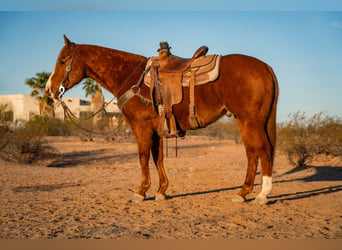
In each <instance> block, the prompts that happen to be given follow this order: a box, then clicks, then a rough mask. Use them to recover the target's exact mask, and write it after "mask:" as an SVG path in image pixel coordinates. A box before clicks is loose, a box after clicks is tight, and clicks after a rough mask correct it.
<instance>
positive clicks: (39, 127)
mask: <svg viewBox="0 0 342 250" xmlns="http://www.w3.org/2000/svg"><path fill="white" fill-rule="evenodd" d="M25 129H26V130H28V131H30V132H31V133H32V134H34V135H37V136H69V135H71V133H72V126H71V124H70V122H67V121H63V120H60V119H56V118H50V117H47V116H38V115H37V116H34V117H33V118H32V119H30V120H29V121H28V122H26V123H25Z"/></svg>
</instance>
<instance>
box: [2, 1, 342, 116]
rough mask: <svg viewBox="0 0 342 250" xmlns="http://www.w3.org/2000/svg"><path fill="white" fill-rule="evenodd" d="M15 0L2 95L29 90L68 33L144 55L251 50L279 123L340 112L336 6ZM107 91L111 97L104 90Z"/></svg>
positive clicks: (341, 22)
mask: <svg viewBox="0 0 342 250" xmlns="http://www.w3.org/2000/svg"><path fill="white" fill-rule="evenodd" d="M19 2H20V1H16V0H12V1H11V2H10V1H8V2H6V1H4V3H2V4H1V5H0V10H10V11H1V12H0V94H17V93H30V89H29V88H28V87H27V86H26V85H25V84H24V82H25V79H27V78H30V77H33V76H34V75H35V73H37V72H42V71H48V72H51V71H52V70H53V67H54V64H55V61H56V58H57V56H58V53H59V50H60V49H61V47H62V46H63V34H66V35H67V36H68V37H69V38H70V40H72V41H74V42H76V43H87V44H97V45H101V46H106V47H111V48H115V49H120V50H124V51H128V52H132V53H136V54H141V55H144V56H153V55H156V54H157V52H156V50H157V48H158V46H159V42H160V41H168V42H169V44H170V45H171V47H172V52H173V54H176V55H179V56H182V57H190V56H191V55H192V53H193V52H194V51H195V50H196V49H197V48H198V47H199V46H201V45H207V46H208V47H209V53H217V54H222V55H225V54H231V53H241V54H247V55H251V56H254V57H257V58H259V59H261V60H263V61H265V62H266V63H268V64H269V65H271V66H272V68H273V69H274V71H275V73H276V75H277V77H278V81H279V85H280V98H279V108H278V117H279V121H284V120H286V119H287V115H288V114H289V113H293V112H296V111H305V112H306V113H307V114H309V115H311V114H314V113H318V112H320V111H325V112H327V113H328V114H330V115H339V116H341V117H342V6H341V5H342V4H337V7H336V5H333V4H332V5H329V4H328V6H331V7H329V8H328V7H327V5H324V6H325V7H324V8H323V7H322V6H319V5H315V2H312V1H303V2H307V3H310V2H311V3H312V4H311V5H306V6H307V8H308V9H309V10H314V11H307V10H306V9H305V8H304V7H305V5H303V6H299V7H298V8H297V9H295V8H290V7H289V8H288V11H282V8H283V7H282V6H281V4H280V5H278V7H277V6H268V7H267V8H264V9H263V8H262V7H258V8H259V9H258V8H256V10H253V11H241V10H240V9H239V8H241V9H243V8H242V7H243V6H240V7H239V6H238V5H231V6H233V7H230V9H229V8H227V9H225V8H224V6H226V5H225V4H224V3H226V2H227V1H218V2H219V3H221V5H216V6H218V7H217V8H221V10H223V11H201V9H198V11H188V10H187V8H189V9H190V6H189V7H187V6H188V5H187V4H184V9H182V11H148V10H149V9H148V8H146V7H145V8H146V9H144V8H143V7H142V4H141V3H142V2H145V3H146V1H139V2H137V4H135V5H134V4H133V1H132V0H129V1H128V0H126V1H125V3H126V5H125V4H121V5H120V4H118V5H117V6H116V9H115V10H111V9H110V8H108V9H107V6H106V5H105V4H104V5H103V6H102V9H101V8H98V9H99V11H84V9H87V8H90V7H92V5H87V1H83V3H84V5H83V7H82V8H83V9H81V10H82V11H75V9H77V7H73V6H76V5H73V4H70V5H68V6H69V7H67V8H66V7H64V9H63V8H62V7H60V8H61V11H60V10H59V9H58V6H57V5H56V6H51V5H46V6H45V5H38V3H39V2H40V1H38V0H37V1H32V2H31V5H27V7H25V4H22V5H19ZM26 2H28V1H24V2H23V3H26ZM45 2H46V1H45ZM75 2H76V1H73V3H75ZM97 2H98V3H101V2H103V3H105V2H108V1H105V0H99V1H97ZM152 2H155V3H156V6H157V7H158V6H160V7H158V8H160V10H163V9H164V8H165V6H164V5H160V3H161V2H162V3H164V4H165V1H164V2H163V1H152ZM196 2H197V4H199V5H200V4H201V3H200V2H198V1H196ZM240 2H241V1H240ZM247 2H248V1H247ZM261 2H265V3H267V2H269V1H267V0H264V1H261ZM281 2H282V1H280V3H281ZM323 2H324V1H323ZM327 2H328V3H330V2H334V1H327ZM33 3H36V5H35V4H33ZM127 3H130V4H131V7H130V6H129V5H127ZM157 3H159V5H158V4H157ZM10 4H12V7H11V6H10ZM15 4H18V6H15ZM59 4H61V5H62V4H63V1H59ZM203 4H204V3H203ZM139 5H141V6H139ZM35 6H40V7H39V8H38V7H36V8H35ZM89 6H90V7H89ZM234 6H235V7H234ZM129 7H130V8H129ZM139 7H140V10H139ZM157 7H156V8H157ZM94 9H96V8H94ZM103 9H107V10H110V11H103ZM125 9H126V10H125ZM211 9H212V10H215V8H214V5H211ZM14 10H23V11H14ZM29 10H41V11H29ZM43 10H44V11H43ZM46 10H48V11H46ZM53 10H58V11H53ZM66 10H68V11H66ZM270 10H276V11H270ZM322 10H323V11H322ZM336 10H337V11H336ZM68 95H69V96H80V97H84V91H83V90H82V88H81V86H78V87H76V89H75V90H72V91H71V92H70V93H68ZM106 97H107V98H111V96H110V95H109V94H108V93H107V94H106Z"/></svg>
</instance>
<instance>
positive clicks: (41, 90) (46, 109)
mask: <svg viewBox="0 0 342 250" xmlns="http://www.w3.org/2000/svg"><path fill="white" fill-rule="evenodd" d="M50 75H51V73H48V72H38V73H36V76H35V77H32V78H29V79H26V81H25V84H27V85H29V86H30V87H31V88H32V91H31V96H32V97H35V98H36V99H37V100H38V102H39V113H40V115H46V116H52V117H53V116H54V102H53V99H52V98H50V97H49V96H48V95H47V94H46V93H45V85H46V82H47V81H48V79H49V77H50Z"/></svg>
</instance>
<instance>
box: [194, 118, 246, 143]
mask: <svg viewBox="0 0 342 250" xmlns="http://www.w3.org/2000/svg"><path fill="white" fill-rule="evenodd" d="M192 134H194V135H202V136H208V137H212V138H215V139H223V140H234V141H235V142H236V144H240V143H242V140H241V137H240V130H239V127H238V125H237V122H236V120H235V119H234V118H230V119H228V120H227V119H221V120H219V121H217V122H215V123H213V124H210V125H209V126H208V127H206V128H203V129H199V130H195V131H193V132H192Z"/></svg>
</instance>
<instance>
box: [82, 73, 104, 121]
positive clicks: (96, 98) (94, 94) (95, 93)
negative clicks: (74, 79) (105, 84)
mask: <svg viewBox="0 0 342 250" xmlns="http://www.w3.org/2000/svg"><path fill="white" fill-rule="evenodd" d="M83 89H84V90H85V92H86V97H88V96H89V95H91V102H92V104H93V111H94V112H97V111H99V110H101V109H102V108H103V106H104V96H103V93H102V89H101V85H100V84H99V83H98V82H96V81H95V80H93V79H91V78H87V79H86V80H85V81H83ZM103 115H104V113H103V112H100V113H98V114H97V115H96V116H95V119H94V123H99V122H101V120H102V118H103Z"/></svg>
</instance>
